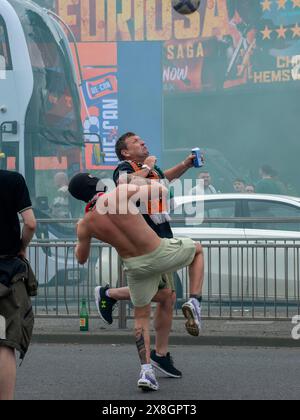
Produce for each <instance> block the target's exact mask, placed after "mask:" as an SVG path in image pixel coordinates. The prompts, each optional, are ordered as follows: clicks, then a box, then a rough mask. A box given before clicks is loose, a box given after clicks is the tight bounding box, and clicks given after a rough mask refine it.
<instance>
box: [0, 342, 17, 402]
mask: <svg viewBox="0 0 300 420" xmlns="http://www.w3.org/2000/svg"><path fill="white" fill-rule="evenodd" d="M15 386H16V357H15V351H14V350H13V349H11V348H9V347H2V346H0V401H8V400H13V399H14V393H15Z"/></svg>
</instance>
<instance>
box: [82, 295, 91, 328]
mask: <svg viewBox="0 0 300 420" xmlns="http://www.w3.org/2000/svg"><path fill="white" fill-rule="evenodd" d="M88 330H89V314H88V311H87V307H86V299H84V298H83V299H82V300H81V307H80V331H88Z"/></svg>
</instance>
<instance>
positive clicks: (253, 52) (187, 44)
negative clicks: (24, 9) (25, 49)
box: [57, 0, 300, 93]
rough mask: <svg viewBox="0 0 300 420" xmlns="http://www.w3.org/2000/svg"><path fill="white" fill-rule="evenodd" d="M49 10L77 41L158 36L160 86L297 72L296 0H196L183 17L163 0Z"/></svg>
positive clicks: (215, 86) (61, 5) (220, 83)
mask: <svg viewBox="0 0 300 420" xmlns="http://www.w3.org/2000/svg"><path fill="white" fill-rule="evenodd" d="M57 11H58V13H59V14H60V16H61V17H62V18H63V19H64V20H65V22H66V23H67V24H69V25H70V27H71V29H72V30H73V31H74V33H75V35H76V37H77V40H78V41H80V42H118V41H132V42H139V41H149V42H151V41H155V42H157V41H159V42H161V43H162V44H163V48H164V54H163V69H162V72H163V74H162V77H163V81H164V91H165V92H166V93H168V92H197V93H199V92H215V91H226V90H233V89H235V90H236V89H243V88H245V87H246V88H249V87H253V86H255V87H261V86H262V85H265V86H268V85H282V84H284V85H287V84H295V82H296V83H297V82H298V79H300V64H299V63H300V59H299V49H300V1H299V0H202V1H201V5H200V8H199V10H198V11H197V12H195V13H193V14H191V15H185V16H184V15H180V14H179V13H177V12H175V11H174V9H173V8H172V1H171V0H93V1H90V0H57ZM145 54H146V52H145Z"/></svg>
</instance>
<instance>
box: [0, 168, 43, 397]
mask: <svg viewBox="0 0 300 420" xmlns="http://www.w3.org/2000/svg"><path fill="white" fill-rule="evenodd" d="M0 202H1V206H0V232H1V239H0V400H12V399H13V398H14V390H15V383H16V358H15V350H18V351H19V352H20V354H21V357H23V356H24V354H25V353H26V351H27V348H28V345H29V341H30V338H31V334H32V328H33V313H32V307H31V302H30V298H29V296H28V294H27V290H26V286H25V284H24V281H16V283H13V282H12V280H13V279H16V278H17V277H18V274H20V273H23V272H24V271H26V266H24V264H25V263H24V261H22V258H24V257H25V255H26V249H27V247H28V245H29V243H30V241H31V239H32V237H33V235H34V232H35V229H36V220H35V217H34V214H33V210H32V208H31V206H32V205H31V200H30V197H29V192H28V189H27V186H26V183H25V180H24V178H23V176H22V175H20V174H18V173H16V172H10V171H5V170H0ZM18 214H20V215H21V217H22V219H23V221H24V227H23V230H22V233H21V229H20V223H19V218H18ZM15 300H17V302H18V306H16V304H15Z"/></svg>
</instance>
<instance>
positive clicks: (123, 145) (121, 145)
mask: <svg viewBox="0 0 300 420" xmlns="http://www.w3.org/2000/svg"><path fill="white" fill-rule="evenodd" d="M132 136H135V133H132V132H130V131H129V132H128V133H125V134H123V136H121V137H120V138H119V140H118V141H117V143H116V155H117V156H118V159H119V160H121V161H122V160H124V156H123V155H122V151H123V150H127V145H126V140H127V139H128V138H129V137H132Z"/></svg>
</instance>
